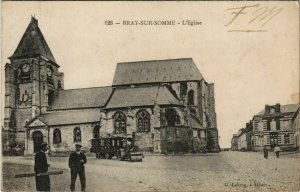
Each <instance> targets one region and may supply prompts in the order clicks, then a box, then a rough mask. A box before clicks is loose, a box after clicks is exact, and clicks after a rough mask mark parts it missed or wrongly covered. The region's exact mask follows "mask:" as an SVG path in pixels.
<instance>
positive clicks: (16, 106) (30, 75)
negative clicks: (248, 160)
mask: <svg viewBox="0 0 300 192" xmlns="http://www.w3.org/2000/svg"><path fill="white" fill-rule="evenodd" d="M9 59H10V63H7V64H6V65H5V109H4V111H5V115H4V126H3V130H2V146H3V153H4V154H5V153H7V154H9V153H8V152H9V151H12V150H14V149H16V148H18V149H20V148H21V149H22V155H30V154H34V153H35V152H36V151H37V150H38V146H39V145H40V143H42V142H47V143H49V146H50V152H51V153H64V152H70V151H72V150H74V145H75V144H77V143H78V144H81V145H82V146H83V148H84V149H85V150H86V151H89V150H90V148H91V140H92V139H93V138H98V137H129V136H131V135H134V136H135V140H136V141H135V143H136V144H137V145H138V147H139V148H140V149H141V150H142V151H144V152H146V153H147V152H149V153H165V154H166V153H176V152H195V153H197V152H206V151H208V152H218V151H219V143H218V138H219V136H218V129H217V123H216V122H217V121H216V112H215V98H214V84H213V83H207V82H206V81H205V79H204V78H203V76H202V74H201V73H200V71H199V70H198V68H197V66H196V65H195V63H194V62H193V59H191V58H179V59H167V60H151V61H136V62H125V63H118V64H117V67H116V70H115V74H114V78H113V81H112V85H111V86H106V87H92V88H79V89H65V88H64V73H62V72H60V71H59V67H60V65H59V64H58V63H57V62H56V60H55V58H54V56H53V54H52V52H51V50H50V48H49V46H48V44H47V42H46V40H45V38H44V36H43V34H42V32H41V30H40V28H39V27H38V21H37V19H35V18H33V17H32V18H31V22H30V23H29V25H28V27H27V29H26V31H25V33H24V35H23V37H22V38H21V41H20V42H19V44H18V46H17V48H16V50H15V52H14V53H13V54H12V56H10V57H9Z"/></svg>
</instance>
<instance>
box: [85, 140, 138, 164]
mask: <svg viewBox="0 0 300 192" xmlns="http://www.w3.org/2000/svg"><path fill="white" fill-rule="evenodd" d="M129 143H131V144H129ZM90 152H92V153H95V154H96V158H98V159H111V158H112V157H114V156H115V157H117V158H118V159H120V160H129V161H142V160H143V157H144V156H143V153H142V152H140V151H139V148H138V146H136V145H134V139H133V138H128V137H106V138H96V139H92V148H91V150H90Z"/></svg>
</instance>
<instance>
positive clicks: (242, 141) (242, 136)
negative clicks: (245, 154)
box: [236, 128, 247, 151]
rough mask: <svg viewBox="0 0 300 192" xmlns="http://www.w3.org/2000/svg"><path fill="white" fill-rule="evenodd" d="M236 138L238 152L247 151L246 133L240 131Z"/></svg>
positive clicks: (242, 130)
mask: <svg viewBox="0 0 300 192" xmlns="http://www.w3.org/2000/svg"><path fill="white" fill-rule="evenodd" d="M236 136H237V149H238V151H246V149H247V140H246V131H245V129H244V128H242V129H240V130H239V131H238V133H237V134H236Z"/></svg>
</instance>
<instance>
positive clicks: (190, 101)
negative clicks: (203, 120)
mask: <svg viewBox="0 0 300 192" xmlns="http://www.w3.org/2000/svg"><path fill="white" fill-rule="evenodd" d="M188 105H194V91H193V90H190V91H189V93H188Z"/></svg>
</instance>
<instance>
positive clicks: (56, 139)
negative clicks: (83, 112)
mask: <svg viewBox="0 0 300 192" xmlns="http://www.w3.org/2000/svg"><path fill="white" fill-rule="evenodd" d="M58 143H61V132H60V130H59V129H55V130H54V131H53V144H58Z"/></svg>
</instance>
